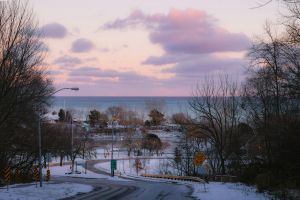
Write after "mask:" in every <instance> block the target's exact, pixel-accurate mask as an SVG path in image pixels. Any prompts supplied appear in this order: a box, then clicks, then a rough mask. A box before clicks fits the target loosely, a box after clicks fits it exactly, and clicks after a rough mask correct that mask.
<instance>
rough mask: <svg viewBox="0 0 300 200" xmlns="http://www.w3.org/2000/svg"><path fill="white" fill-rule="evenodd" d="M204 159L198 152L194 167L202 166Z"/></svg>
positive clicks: (202, 154)
mask: <svg viewBox="0 0 300 200" xmlns="http://www.w3.org/2000/svg"><path fill="white" fill-rule="evenodd" d="M205 159H206V157H205V155H204V153H202V152H199V153H197V154H196V155H195V158H194V164H195V165H196V166H199V165H202V163H203V162H204V160H205Z"/></svg>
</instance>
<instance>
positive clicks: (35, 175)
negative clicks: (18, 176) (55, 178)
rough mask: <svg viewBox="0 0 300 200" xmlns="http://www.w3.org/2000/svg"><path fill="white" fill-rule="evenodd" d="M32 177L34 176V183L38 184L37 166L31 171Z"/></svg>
mask: <svg viewBox="0 0 300 200" xmlns="http://www.w3.org/2000/svg"><path fill="white" fill-rule="evenodd" d="M33 176H34V180H35V181H36V182H38V181H39V180H40V173H39V169H38V166H36V167H35V168H34V170H33Z"/></svg>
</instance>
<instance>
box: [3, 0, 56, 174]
mask: <svg viewBox="0 0 300 200" xmlns="http://www.w3.org/2000/svg"><path fill="white" fill-rule="evenodd" d="M42 44H43V43H42V41H41V40H40V37H39V31H38V28H37V23H36V20H35V17H34V15H33V14H32V11H31V9H30V8H29V7H28V4H27V2H23V1H19V0H17V1H5V2H3V1H2V2H0V113H1V115H0V130H1V131H0V137H1V141H0V171H2V169H3V167H5V166H6V165H11V166H14V165H16V164H17V163H16V161H15V158H16V157H19V156H25V157H24V158H26V157H27V158H29V159H27V158H26V159H27V161H24V165H25V164H26V165H27V167H29V166H30V165H31V164H32V163H33V161H34V160H35V154H36V149H34V147H36V146H35V145H36V142H35V141H36V135H37V134H36V130H37V128H36V124H37V123H36V119H37V116H36V115H35V110H36V108H40V109H41V110H43V107H44V106H46V105H47V104H48V103H49V97H50V96H51V93H52V92H53V87H52V85H51V81H50V80H49V79H47V76H46V73H45V71H44V69H43V68H42V67H41V64H42V61H43V53H42ZM25 141H26V142H27V143H26V144H25V143H24V142H25ZM16 148H17V149H18V151H16V150H15V149H16Z"/></svg>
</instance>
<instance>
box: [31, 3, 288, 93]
mask: <svg viewBox="0 0 300 200" xmlns="http://www.w3.org/2000/svg"><path fill="white" fill-rule="evenodd" d="M29 2H30V5H31V6H32V8H33V10H34V12H35V14H36V17H37V19H38V21H39V26H40V30H41V32H42V34H43V42H44V45H43V51H44V52H45V61H44V63H43V64H44V67H45V69H46V70H47V72H48V74H49V77H50V78H51V79H52V80H53V82H54V85H55V87H56V88H57V89H59V88H62V87H75V86H76V87H79V88H80V90H79V91H78V92H74V91H64V92H60V93H59V94H58V95H63V96H69V95H70V96H75V95H76V96H190V95H191V94H192V91H193V88H195V86H196V84H197V83H200V82H201V80H203V78H204V77H206V76H212V77H213V76H218V75H219V74H224V73H226V74H229V75H230V76H231V77H233V79H235V80H239V81H240V80H243V79H244V77H245V74H244V72H245V69H246V67H247V59H246V57H245V55H246V53H247V49H249V47H250V46H251V44H252V41H253V39H254V38H255V37H257V36H259V35H261V34H262V33H263V26H264V24H265V22H266V20H268V21H273V22H276V19H277V17H278V13H279V12H280V10H281V6H282V5H281V4H280V3H278V2H277V1H275V2H272V3H270V4H268V5H266V6H264V7H262V8H256V9H252V8H253V7H257V6H258V5H259V3H260V2H264V0H109V1H105V0H29Z"/></svg>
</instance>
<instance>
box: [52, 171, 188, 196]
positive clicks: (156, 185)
mask: <svg viewBox="0 0 300 200" xmlns="http://www.w3.org/2000/svg"><path fill="white" fill-rule="evenodd" d="M52 180H53V181H54V182H55V183H62V182H72V183H80V184H86V185H91V186H93V187H94V188H95V189H94V190H93V191H92V192H90V193H86V194H80V195H77V196H75V197H70V198H66V200H71V199H72V200H83V199H87V200H99V199H101V200H106V199H111V200H117V199H120V200H163V199H164V200H177V199H178V200H181V199H187V200H188V199H192V198H191V197H190V194H191V192H192V190H191V188H189V187H187V186H186V185H181V184H178V183H161V182H151V181H142V180H107V179H86V178H73V177H53V179H52Z"/></svg>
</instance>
